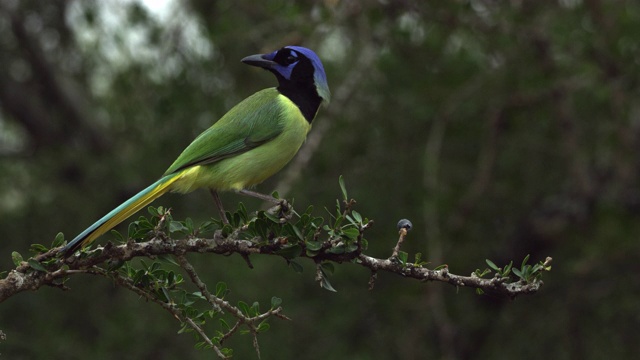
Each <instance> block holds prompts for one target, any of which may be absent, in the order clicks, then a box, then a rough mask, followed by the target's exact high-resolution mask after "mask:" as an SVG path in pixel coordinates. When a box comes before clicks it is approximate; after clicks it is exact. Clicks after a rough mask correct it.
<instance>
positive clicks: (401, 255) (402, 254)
mask: <svg viewBox="0 0 640 360" xmlns="http://www.w3.org/2000/svg"><path fill="white" fill-rule="evenodd" d="M407 259H409V254H408V253H406V252H404V251H398V260H400V263H401V264H403V265H404V264H406V263H407Z"/></svg>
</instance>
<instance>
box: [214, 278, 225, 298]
mask: <svg viewBox="0 0 640 360" xmlns="http://www.w3.org/2000/svg"><path fill="white" fill-rule="evenodd" d="M226 294H227V284H226V283H224V282H222V281H220V282H218V283H217V284H216V297H217V298H221V299H222V298H223V297H224V296H225V295H226Z"/></svg>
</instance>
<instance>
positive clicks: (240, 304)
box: [238, 300, 251, 316]
mask: <svg viewBox="0 0 640 360" xmlns="http://www.w3.org/2000/svg"><path fill="white" fill-rule="evenodd" d="M238 308H240V310H241V311H242V312H243V313H244V314H245V315H247V316H251V313H250V309H249V305H247V303H246V302H244V301H242V300H240V301H238Z"/></svg>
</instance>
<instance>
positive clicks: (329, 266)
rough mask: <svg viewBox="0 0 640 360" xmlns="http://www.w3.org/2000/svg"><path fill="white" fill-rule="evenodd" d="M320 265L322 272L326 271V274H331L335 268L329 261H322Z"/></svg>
mask: <svg viewBox="0 0 640 360" xmlns="http://www.w3.org/2000/svg"><path fill="white" fill-rule="evenodd" d="M320 267H321V268H322V271H323V272H324V273H328V274H333V273H334V271H335V270H336V268H335V266H334V265H333V263H330V262H323V263H322V264H320Z"/></svg>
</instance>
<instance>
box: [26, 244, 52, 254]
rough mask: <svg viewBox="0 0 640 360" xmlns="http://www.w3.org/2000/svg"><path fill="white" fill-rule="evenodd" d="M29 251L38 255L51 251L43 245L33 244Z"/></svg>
mask: <svg viewBox="0 0 640 360" xmlns="http://www.w3.org/2000/svg"><path fill="white" fill-rule="evenodd" d="M29 251H31V252H34V253H36V254H38V253H45V252H47V251H49V249H48V248H47V247H46V246H44V245H42V244H31V246H29Z"/></svg>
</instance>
